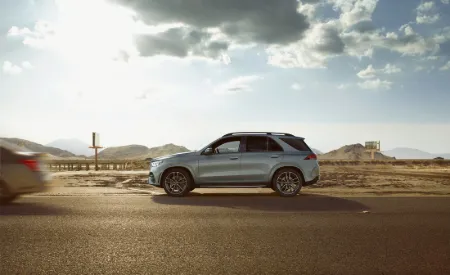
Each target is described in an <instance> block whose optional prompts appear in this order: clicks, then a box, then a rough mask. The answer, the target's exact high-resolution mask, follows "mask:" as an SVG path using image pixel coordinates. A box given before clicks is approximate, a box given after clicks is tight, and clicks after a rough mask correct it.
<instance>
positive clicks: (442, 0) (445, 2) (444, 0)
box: [441, 0, 450, 5]
mask: <svg viewBox="0 0 450 275" xmlns="http://www.w3.org/2000/svg"><path fill="white" fill-rule="evenodd" d="M441 2H442V3H443V4H447V5H448V4H450V0H441Z"/></svg>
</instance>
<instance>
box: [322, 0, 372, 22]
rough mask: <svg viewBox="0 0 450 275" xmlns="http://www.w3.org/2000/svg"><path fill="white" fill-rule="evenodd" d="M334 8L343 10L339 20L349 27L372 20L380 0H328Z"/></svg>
mask: <svg viewBox="0 0 450 275" xmlns="http://www.w3.org/2000/svg"><path fill="white" fill-rule="evenodd" d="M328 3H330V4H332V5H333V9H334V10H336V11H341V14H340V16H339V20H340V22H341V23H342V25H343V26H344V28H348V27H350V26H352V25H355V24H356V23H359V22H362V21H371V20H372V14H373V12H374V11H375V8H376V6H377V4H378V0H328Z"/></svg>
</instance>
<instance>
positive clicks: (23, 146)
mask: <svg viewBox="0 0 450 275" xmlns="http://www.w3.org/2000/svg"><path fill="white" fill-rule="evenodd" d="M0 141H5V142H7V143H9V144H12V145H14V146H15V147H16V148H17V150H23V151H28V152H30V151H31V152H39V153H47V154H50V155H52V156H55V157H63V158H66V157H76V155H75V154H73V153H71V152H68V151H66V150H61V149H59V148H55V147H49V146H44V145H42V144H39V143H35V142H31V141H29V140H25V139H20V138H0Z"/></svg>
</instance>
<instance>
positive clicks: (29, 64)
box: [22, 61, 34, 70]
mask: <svg viewBox="0 0 450 275" xmlns="http://www.w3.org/2000/svg"><path fill="white" fill-rule="evenodd" d="M22 68H24V69H28V70H31V69H33V68H34V67H33V65H31V63H30V62H29V61H24V62H22Z"/></svg>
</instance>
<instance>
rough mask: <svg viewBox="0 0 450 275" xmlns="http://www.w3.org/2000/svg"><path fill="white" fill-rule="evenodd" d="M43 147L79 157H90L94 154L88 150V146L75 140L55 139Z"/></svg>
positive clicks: (91, 150)
mask: <svg viewBox="0 0 450 275" xmlns="http://www.w3.org/2000/svg"><path fill="white" fill-rule="evenodd" d="M45 146H49V147H55V148H59V149H62V150H66V151H69V152H72V153H73V154H75V155H80V156H81V155H82V156H92V155H93V154H94V150H93V149H90V148H89V144H87V143H85V142H83V141H81V140H79V139H75V138H68V139H57V140H55V141H52V142H50V143H48V144H46V145H45Z"/></svg>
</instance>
